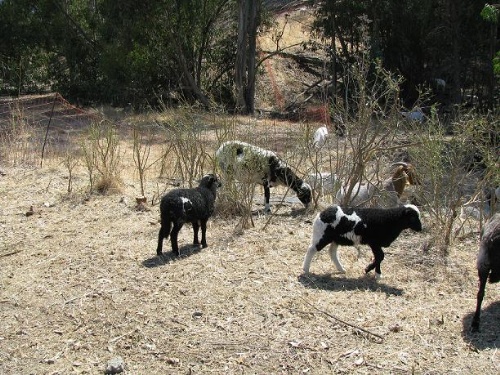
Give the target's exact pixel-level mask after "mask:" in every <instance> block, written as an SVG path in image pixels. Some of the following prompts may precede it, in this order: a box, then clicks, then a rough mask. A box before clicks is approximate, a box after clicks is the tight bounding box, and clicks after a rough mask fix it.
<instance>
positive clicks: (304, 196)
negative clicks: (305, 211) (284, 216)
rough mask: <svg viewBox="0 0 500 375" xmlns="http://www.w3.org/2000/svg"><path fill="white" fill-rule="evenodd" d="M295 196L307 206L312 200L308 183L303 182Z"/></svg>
mask: <svg viewBox="0 0 500 375" xmlns="http://www.w3.org/2000/svg"><path fill="white" fill-rule="evenodd" d="M297 198H299V200H300V201H301V202H302V204H303V205H304V206H306V207H307V206H308V205H309V203H311V200H312V194H311V187H310V186H309V185H308V184H306V183H303V184H302V186H301V187H300V189H299V190H298V192H297Z"/></svg>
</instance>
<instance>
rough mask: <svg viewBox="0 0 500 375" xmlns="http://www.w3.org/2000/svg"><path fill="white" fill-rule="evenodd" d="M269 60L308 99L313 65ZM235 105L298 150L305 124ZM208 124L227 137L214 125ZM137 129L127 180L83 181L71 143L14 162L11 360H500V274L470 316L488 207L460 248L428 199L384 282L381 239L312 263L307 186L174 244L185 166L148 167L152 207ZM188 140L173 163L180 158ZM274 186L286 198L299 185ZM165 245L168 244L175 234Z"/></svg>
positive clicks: (2, 243) (265, 135) (291, 363)
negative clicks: (96, 185)
mask: <svg viewBox="0 0 500 375" xmlns="http://www.w3.org/2000/svg"><path fill="white" fill-rule="evenodd" d="M296 16H297V14H296V13H294V14H293V17H291V18H290V20H289V24H288V25H287V26H286V27H287V28H290V31H289V32H288V33H287V34H286V35H285V37H286V38H292V39H284V40H283V43H285V44H286V45H291V44H293V42H294V39H293V38H295V36H296V35H299V34H301V33H303V32H306V33H307V29H306V28H305V26H304V23H305V20H304V19H303V18H302V16H303V14H302V13H299V17H298V18H297V17H296ZM294 21H297V22H295V23H294ZM282 26H283V24H282ZM295 33H297V34H295ZM294 35H295V36H294ZM261 42H262V43H263V47H264V48H266V49H272V47H273V46H272V45H268V44H265V43H268V41H267V42H266V41H261ZM269 66H270V67H271V68H272V71H273V72H274V74H275V78H276V79H277V82H278V86H277V90H278V91H277V92H278V93H279V92H282V94H283V95H284V96H285V99H286V100H287V101H294V100H295V99H296V95H297V94H298V93H300V92H302V91H303V90H304V85H303V80H304V79H305V78H304V76H302V75H298V74H287V75H286V76H285V74H283V76H280V74H282V73H283V72H285V70H284V69H285V67H286V64H285V63H284V61H283V60H282V59H279V58H275V59H273V60H272V61H269ZM269 79H270V78H269V76H264V77H262V79H261V85H262V86H271V85H270V81H269ZM285 87H286V88H287V89H290V88H292V89H291V90H287V91H286V92H285V91H284V88H285ZM282 90H283V91H282ZM266 95H267V96H266ZM275 95H276V92H269V90H268V93H267V94H266V93H263V91H259V97H258V98H257V103H258V105H259V106H262V107H266V105H265V103H266V102H273V101H274V100H275V99H276V97H275ZM287 95H288V96H287ZM262 103H264V104H262ZM163 116H165V118H161V117H158V118H157V119H159V121H160V122H165V123H168V122H169V121H172V119H173V118H174V119H175V116H176V114H175V113H170V114H169V113H165V114H163ZM148 121H151V120H150V119H149V118H148V117H147V116H145V117H141V118H135V119H132V120H131V122H141V123H142V122H144V123H148ZM204 121H205V123H206V124H211V123H213V122H212V121H210V119H208V120H204ZM219 121H220V120H219ZM227 121H228V122H229V123H232V122H234V135H235V136H236V137H238V138H239V139H242V140H248V141H252V140H260V145H261V146H265V147H267V148H270V149H273V150H276V151H277V152H279V153H280V154H282V155H283V154H286V153H287V152H288V150H289V149H290V148H293V146H294V145H296V143H297V139H299V138H300V135H298V134H297V132H298V131H301V129H300V126H299V125H291V124H288V123H281V122H272V123H269V122H264V121H254V120H252V121H249V120H247V119H232V118H231V119H227ZM124 123H126V122H124ZM231 126H233V125H231ZM204 139H205V140H206V142H207V143H206V149H207V150H208V151H209V152H213V150H214V149H215V147H216V146H217V142H216V139H217V137H216V134H215V131H214V129H213V128H212V127H207V130H206V132H205V134H204ZM132 144H133V139H132V136H131V133H129V134H128V136H125V137H124V138H122V141H121V144H120V146H121V150H123V152H124V155H123V156H122V158H121V160H122V161H123V165H121V166H120V177H121V180H122V181H123V185H122V186H120V193H119V194H108V195H99V194H94V195H88V194H87V193H86V190H87V189H88V184H89V180H88V176H87V174H86V171H85V169H84V167H83V166H82V165H79V166H77V167H76V168H75V169H74V170H73V177H72V179H73V181H72V193H71V194H68V193H67V190H68V189H67V187H68V169H67V168H66V167H64V161H63V160H61V159H57V158H56V157H55V156H52V158H50V159H47V161H46V162H44V167H43V168H42V169H35V168H29V167H20V166H18V167H8V166H7V165H1V164H0V167H1V168H0V169H1V170H2V171H3V172H5V175H0V202H1V203H0V280H1V281H0V283H1V289H0V322H1V325H0V327H1V330H0V373H3V374H27V373H29V374H69V373H87V374H88V373H90V374H96V373H103V371H104V369H105V367H106V363H107V362H108V360H110V359H111V358H114V357H117V356H121V357H122V358H123V359H124V362H125V365H126V371H125V373H127V374H210V373H217V374H219V373H224V374H235V373H238V374H241V373H249V374H288V373H289V374H299V373H306V374H342V373H346V374H352V373H356V374H372V373H376V374H410V373H415V374H494V373H498V372H499V370H500V357H499V354H498V348H499V346H500V289H499V288H498V285H488V287H487V289H486V297H485V301H484V303H483V314H482V322H481V325H482V329H481V332H480V333H476V334H472V333H470V332H469V325H470V321H471V317H472V314H473V311H474V307H475V295H476V291H477V289H476V286H477V285H476V284H477V281H476V279H477V277H476V271H475V256H476V251H477V248H478V236H479V233H478V228H479V224H478V223H477V222H476V221H474V220H470V221H469V222H468V223H467V226H468V229H467V230H466V231H465V235H464V236H463V237H461V238H460V239H459V240H456V241H455V242H454V243H453V245H452V247H451V248H450V250H449V254H448V256H447V257H446V258H444V257H442V256H441V255H438V254H436V253H435V252H434V253H433V252H432V251H431V252H424V251H423V248H424V244H426V243H428V241H429V237H430V228H432V226H433V225H434V224H433V223H432V222H430V221H429V220H428V217H427V215H425V217H424V226H425V227H426V228H425V229H424V231H423V232H422V233H419V234H416V233H410V232H405V233H403V234H402V236H401V237H400V238H399V239H398V240H397V241H396V242H395V243H394V244H393V246H391V247H390V248H389V249H387V251H386V255H387V256H386V258H385V260H384V262H383V264H382V272H383V279H382V280H381V281H379V282H376V281H375V280H374V279H373V276H372V275H371V276H368V277H367V276H364V275H363V269H364V267H365V266H366V265H367V263H368V262H369V261H370V259H371V252H370V251H369V250H368V249H365V251H364V252H363V255H362V256H361V258H360V259H357V258H356V251H355V250H353V249H349V248H342V249H341V250H340V257H341V259H342V261H343V263H344V265H345V266H346V269H347V274H346V275H339V274H336V273H331V272H332V271H333V270H334V266H333V264H332V263H331V261H330V260H329V259H328V257H327V254H326V253H323V252H322V253H320V254H319V256H318V257H317V258H315V259H314V260H313V263H312V267H311V270H312V272H313V274H312V275H310V276H305V275H302V274H301V266H302V260H303V256H304V255H305V251H306V249H307V247H308V245H309V241H310V235H311V222H312V220H313V218H314V215H315V213H313V212H304V210H303V209H302V206H301V205H300V204H298V203H290V202H294V200H287V201H285V203H284V204H283V205H282V206H280V208H279V210H277V213H276V214H275V215H273V216H272V217H271V218H269V217H267V216H259V215H257V214H256V215H255V216H254V217H253V221H254V223H255V227H253V228H250V229H247V230H244V231H242V230H240V228H238V224H239V221H240V218H239V217H237V216H234V217H231V216H229V217H227V215H225V216H222V215H220V216H216V217H214V218H213V220H211V221H210V223H209V229H208V235H207V237H208V245H209V247H208V248H206V249H203V250H200V249H198V248H193V247H192V246H189V243H190V242H191V240H192V231H191V229H190V228H189V227H187V226H186V227H185V228H184V229H183V230H182V231H181V233H180V238H179V244H180V247H181V253H182V256H181V257H180V258H179V259H176V258H173V257H171V256H170V253H169V252H167V253H166V254H165V255H164V256H163V257H162V258H158V257H156V256H155V253H156V243H157V234H158V230H159V223H158V219H159V209H158V205H157V201H158V200H157V198H158V196H159V195H161V194H163V193H164V192H165V191H166V190H168V189H171V188H172V185H171V183H172V182H173V180H172V178H175V173H173V172H172V171H167V172H168V173H166V174H165V175H164V176H163V177H162V178H159V177H158V176H159V175H160V173H159V168H160V164H159V163H158V164H156V165H155V168H151V169H150V170H148V171H147V173H146V179H145V182H146V184H145V191H146V196H147V198H148V204H147V205H146V206H145V207H144V206H139V207H138V206H137V205H136V201H135V197H136V196H138V195H140V183H139V178H138V174H137V170H136V168H135V166H134V163H133V158H132ZM151 147H152V156H151V160H156V159H157V158H159V157H160V156H161V153H162V152H163V151H164V147H165V142H164V138H163V135H162V134H160V135H159V136H158V138H157V141H156V142H153V143H152V144H151ZM51 155H56V156H57V154H51ZM172 155H173V154H170V155H169V156H168V159H167V166H168V165H170V166H173V165H175V160H172V157H173V156H172ZM27 156H29V155H27ZM292 156H293V155H292ZM35 159H36V156H35ZM169 161H170V163H168V162H169ZM35 164H37V163H35ZM299 169H300V172H302V173H305V172H306V170H305V167H304V166H303V165H300V168H299ZM273 190H274V191H273V193H272V194H273V197H274V199H275V200H277V201H280V200H281V194H283V193H284V191H285V190H284V189H273ZM258 194H261V191H260V188H258ZM291 197H293V195H291ZM151 201H154V202H155V204H154V205H151ZM257 202H258V203H260V202H261V197H258V198H257ZM31 206H33V211H31V210H30V208H31ZM275 207H276V205H275ZM255 208H256V209H257V208H261V206H257V205H256V206H255ZM27 212H29V213H30V214H29V216H27V215H26V213H27ZM434 229H435V228H434ZM164 246H165V251H168V249H169V247H170V246H169V243H168V242H166V243H165V245H164Z"/></svg>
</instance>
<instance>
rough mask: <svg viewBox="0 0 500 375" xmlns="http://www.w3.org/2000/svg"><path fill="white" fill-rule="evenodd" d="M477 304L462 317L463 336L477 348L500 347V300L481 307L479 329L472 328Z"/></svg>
mask: <svg viewBox="0 0 500 375" xmlns="http://www.w3.org/2000/svg"><path fill="white" fill-rule="evenodd" d="M474 308H475V305H473V306H471V310H470V313H468V314H467V315H465V316H464V317H463V319H462V337H463V339H464V341H465V342H468V343H469V345H471V346H472V347H473V348H475V349H476V350H484V349H488V348H490V349H497V348H500V301H496V302H493V303H491V304H490V305H489V306H487V307H485V308H483V309H481V322H480V324H479V331H478V332H474V331H472V330H471V327H470V325H471V323H472V317H473V316H474Z"/></svg>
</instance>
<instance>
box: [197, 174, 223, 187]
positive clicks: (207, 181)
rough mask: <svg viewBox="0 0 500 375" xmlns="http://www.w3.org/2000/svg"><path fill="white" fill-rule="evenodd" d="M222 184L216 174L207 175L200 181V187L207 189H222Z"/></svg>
mask: <svg viewBox="0 0 500 375" xmlns="http://www.w3.org/2000/svg"><path fill="white" fill-rule="evenodd" d="M221 185H222V183H221V182H220V180H219V178H218V177H217V176H216V175H215V174H212V173H210V174H207V175H205V176H203V178H202V179H201V181H200V186H204V187H207V188H209V189H210V188H211V187H212V186H215V187H220V186H221Z"/></svg>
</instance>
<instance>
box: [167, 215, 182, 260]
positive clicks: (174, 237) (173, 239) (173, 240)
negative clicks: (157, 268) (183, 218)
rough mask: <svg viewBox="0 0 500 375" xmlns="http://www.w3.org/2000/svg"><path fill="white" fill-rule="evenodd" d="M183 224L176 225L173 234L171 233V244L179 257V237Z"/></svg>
mask: <svg viewBox="0 0 500 375" xmlns="http://www.w3.org/2000/svg"><path fill="white" fill-rule="evenodd" d="M182 225H183V223H174V227H173V228H172V232H170V243H171V244H172V251H173V252H174V254H175V255H177V256H178V255H179V245H178V243H177V237H178V234H179V231H180V230H181V228H182Z"/></svg>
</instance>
